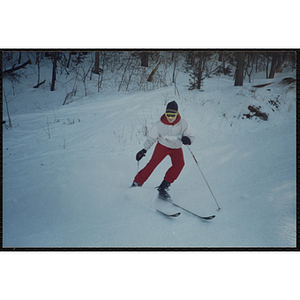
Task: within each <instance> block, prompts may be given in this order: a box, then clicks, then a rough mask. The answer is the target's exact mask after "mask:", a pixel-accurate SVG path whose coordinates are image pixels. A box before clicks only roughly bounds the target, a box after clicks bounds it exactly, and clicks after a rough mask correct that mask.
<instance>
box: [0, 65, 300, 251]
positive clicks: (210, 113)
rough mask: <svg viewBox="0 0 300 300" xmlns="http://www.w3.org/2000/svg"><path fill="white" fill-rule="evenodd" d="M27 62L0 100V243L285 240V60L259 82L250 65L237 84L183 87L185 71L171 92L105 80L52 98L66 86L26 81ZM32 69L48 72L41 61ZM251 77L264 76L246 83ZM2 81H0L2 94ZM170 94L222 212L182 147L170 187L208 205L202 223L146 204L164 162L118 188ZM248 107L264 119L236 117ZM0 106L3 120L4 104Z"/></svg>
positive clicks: (185, 201) (219, 81) (291, 190)
mask: <svg viewBox="0 0 300 300" xmlns="http://www.w3.org/2000/svg"><path fill="white" fill-rule="evenodd" d="M32 70H33V69H32V68H30V67H28V68H27V69H26V71H24V72H26V76H27V81H26V79H25V80H24V81H22V84H21V85H20V86H18V88H19V90H18V91H16V93H15V95H14V97H10V98H9V109H10V114H11V120H12V124H13V126H12V128H6V127H4V130H3V194H4V197H3V245H4V247H187V248H188V247H295V246H296V89H295V87H293V84H289V85H284V84H282V79H283V78H286V77H294V78H295V72H292V71H291V70H289V69H285V70H284V71H283V73H280V74H276V77H275V79H274V80H269V81H268V80H265V79H263V78H264V77H263V74H260V73H257V74H255V76H254V78H253V80H252V82H251V83H244V86H243V87H234V86H233V79H232V77H229V76H224V75H222V76H213V77H212V78H207V79H205V81H204V85H203V87H202V89H203V90H204V91H203V92H199V91H189V90H188V89H187V87H186V85H187V81H188V76H187V74H185V73H179V74H178V79H177V86H178V89H179V92H180V94H179V95H178V93H176V94H175V93H174V86H173V85H169V86H167V87H162V88H159V89H154V90H150V91H130V92H124V91H123V92H122V91H120V92H117V91H114V90H113V89H109V88H106V89H105V90H104V91H102V92H100V93H96V92H92V93H90V94H88V96H86V97H84V96H83V92H82V91H79V92H78V93H77V94H76V96H75V97H74V98H73V101H72V102H71V103H69V104H68V105H62V103H63V101H64V99H65V96H66V91H65V89H64V88H63V87H61V86H60V85H59V84H58V87H57V90H56V91H55V92H50V90H49V86H48V85H47V86H45V87H43V88H39V89H33V88H32V86H31V85H30V84H29V82H30V80H29V79H30V76H35V74H34V73H33V71H32ZM42 71H43V72H44V76H45V78H47V80H48V79H49V78H50V76H51V69H50V67H49V66H44V68H43V69H42ZM61 80H63V79H61ZM47 82H49V80H48V81H47ZM262 83H271V84H270V85H268V86H265V87H261V88H254V87H253V86H254V85H258V84H262ZM70 86H71V85H70ZM10 89H11V87H10V85H9V83H8V82H6V81H4V90H5V92H6V93H7V94H8V93H9V91H10ZM69 91H70V89H68V92H69ZM171 100H176V101H177V103H178V105H179V111H180V113H181V115H182V116H183V118H185V119H186V120H187V121H188V122H189V124H190V125H191V127H192V128H193V129H194V131H195V132H196V140H195V143H194V144H193V145H192V146H191V149H192V151H193V153H194V154H195V156H196V158H197V160H198V162H199V165H200V167H201V169H202V171H203V173H204V174H205V177H206V178H207V181H208V182H209V184H210V186H211V188H212V190H213V192H214V194H215V196H216V198H217V200H218V202H219V204H220V206H221V208H222V209H221V210H220V211H216V208H217V207H216V203H215V202H214V199H213V198H212V195H211V194H210V192H209V190H208V188H207V186H206V184H205V182H204V180H203V178H202V176H201V174H200V172H199V170H198V168H197V165H196V164H195V162H194V160H193V158H192V157H191V155H190V153H189V151H188V149H187V148H186V147H185V146H183V149H184V155H185V162H186V164H185V167H184V169H183V171H182V173H181V175H180V176H179V178H178V179H177V180H176V181H175V182H174V184H172V186H171V189H170V194H171V196H172V198H173V200H174V201H175V202H177V203H178V204H180V205H182V206H184V207H186V208H187V209H189V210H192V211H194V212H196V213H198V214H200V215H210V214H215V215H216V217H215V218H214V219H213V220H212V221H206V222H203V221H201V220H200V219H198V218H196V217H194V216H192V215H190V214H188V213H185V212H182V214H181V215H180V217H178V218H176V219H169V218H166V217H164V216H162V215H161V214H159V213H157V212H156V211H155V201H156V196H157V191H156V190H155V189H154V188H155V187H156V186H157V185H158V184H160V182H161V180H162V179H163V176H164V173H165V171H166V169H167V168H168V167H169V166H170V161H169V159H166V160H164V161H163V162H162V164H161V165H159V166H158V168H157V169H156V170H155V171H154V173H153V174H152V175H151V177H150V178H149V180H148V181H147V182H146V183H145V185H144V186H143V187H142V188H135V189H129V188H128V187H129V186H130V185H131V183H132V180H133V178H134V176H135V174H136V172H137V162H136V160H135V154H136V153H137V152H138V151H139V150H141V149H142V148H143V143H144V141H145V139H146V136H145V135H146V133H147V132H148V130H149V129H150V128H151V126H152V125H153V124H154V123H155V122H156V121H157V120H158V119H159V117H160V116H161V115H162V114H163V113H164V111H165V105H166V103H167V102H169V101H171ZM249 106H255V107H260V110H261V111H262V112H264V113H266V114H267V115H268V120H267V121H264V120H262V119H261V118H259V117H253V118H247V117H246V116H244V115H247V114H249V113H250V111H249V109H248V108H249ZM3 111H4V120H6V121H7V114H6V106H5V103H4V104H3ZM153 148H154V147H152V149H151V150H149V151H148V152H147V155H146V157H145V158H143V159H142V160H141V161H140V165H139V168H140V169H141V168H142V167H144V166H145V164H146V163H147V162H148V161H149V159H150V157H151V155H152V152H153Z"/></svg>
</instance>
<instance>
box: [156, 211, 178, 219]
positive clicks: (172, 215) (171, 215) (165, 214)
mask: <svg viewBox="0 0 300 300" xmlns="http://www.w3.org/2000/svg"><path fill="white" fill-rule="evenodd" d="M156 211H157V212H159V213H161V214H162V215H164V216H165V217H169V218H176V217H178V216H179V215H180V214H181V213H180V212H177V213H173V214H168V213H165V212H163V211H161V210H158V209H157V210H156Z"/></svg>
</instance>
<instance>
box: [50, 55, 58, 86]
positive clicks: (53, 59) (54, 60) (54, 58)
mask: <svg viewBox="0 0 300 300" xmlns="http://www.w3.org/2000/svg"><path fill="white" fill-rule="evenodd" d="M52 63H53V67H52V83H51V89H50V90H51V91H54V90H55V81H56V65H57V52H52Z"/></svg>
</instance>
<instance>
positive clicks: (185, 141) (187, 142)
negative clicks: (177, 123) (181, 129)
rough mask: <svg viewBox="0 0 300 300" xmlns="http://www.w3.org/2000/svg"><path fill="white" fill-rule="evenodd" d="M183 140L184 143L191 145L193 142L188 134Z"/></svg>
mask: <svg viewBox="0 0 300 300" xmlns="http://www.w3.org/2000/svg"><path fill="white" fill-rule="evenodd" d="M181 141H182V143H183V145H190V144H191V140H190V138H189V137H187V136H183V137H182V139H181Z"/></svg>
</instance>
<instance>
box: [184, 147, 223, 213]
mask: <svg viewBox="0 0 300 300" xmlns="http://www.w3.org/2000/svg"><path fill="white" fill-rule="evenodd" d="M187 147H188V149H189V150H190V152H191V155H192V157H193V158H194V160H195V162H196V164H197V166H198V169H199V171H200V173H201V175H202V176H203V178H204V181H205V183H206V185H207V187H208V188H209V190H210V192H211V194H212V196H213V198H214V200H215V202H216V204H217V207H218V209H217V210H220V209H221V208H220V206H219V204H218V201H217V199H216V197H215V195H214V193H213V191H212V190H211V188H210V186H209V184H208V182H207V180H206V178H205V176H204V174H203V172H202V171H201V169H200V166H199V164H198V161H197V159H196V157H195V155H194V153H193V152H192V150H191V148H190V147H189V146H188V145H187Z"/></svg>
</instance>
